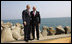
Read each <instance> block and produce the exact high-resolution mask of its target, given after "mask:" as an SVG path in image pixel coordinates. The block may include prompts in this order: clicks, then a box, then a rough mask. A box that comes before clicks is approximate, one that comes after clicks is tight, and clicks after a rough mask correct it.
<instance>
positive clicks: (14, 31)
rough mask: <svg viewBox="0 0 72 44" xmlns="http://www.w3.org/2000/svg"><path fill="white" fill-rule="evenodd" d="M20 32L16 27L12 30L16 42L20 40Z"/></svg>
mask: <svg viewBox="0 0 72 44" xmlns="http://www.w3.org/2000/svg"><path fill="white" fill-rule="evenodd" d="M20 31H21V29H20V27H17V26H16V27H14V28H12V35H13V37H14V38H15V39H16V40H22V36H21V34H20Z"/></svg>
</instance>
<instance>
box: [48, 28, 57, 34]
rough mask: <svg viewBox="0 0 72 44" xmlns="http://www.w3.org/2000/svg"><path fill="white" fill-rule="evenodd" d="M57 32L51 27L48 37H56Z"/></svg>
mask: <svg viewBox="0 0 72 44" xmlns="http://www.w3.org/2000/svg"><path fill="white" fill-rule="evenodd" d="M55 33H56V31H55V30H54V29H53V27H49V30H48V35H55Z"/></svg>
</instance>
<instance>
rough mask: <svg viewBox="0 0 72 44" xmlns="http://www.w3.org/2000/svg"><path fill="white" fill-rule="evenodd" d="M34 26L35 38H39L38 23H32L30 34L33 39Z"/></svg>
mask: <svg viewBox="0 0 72 44" xmlns="http://www.w3.org/2000/svg"><path fill="white" fill-rule="evenodd" d="M35 27H36V36H37V38H39V26H38V24H36V25H35V24H33V25H32V36H33V39H35Z"/></svg>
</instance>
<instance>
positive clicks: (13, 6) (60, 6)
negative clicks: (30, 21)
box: [1, 1, 71, 20]
mask: <svg viewBox="0 0 72 44" xmlns="http://www.w3.org/2000/svg"><path fill="white" fill-rule="evenodd" d="M27 4H29V5H30V7H31V8H30V11H32V7H33V6H36V8H37V10H38V11H39V12H40V16H41V18H54V17H71V1H1V20H5V19H6V20H9V19H22V11H23V10H25V9H26V5H27Z"/></svg>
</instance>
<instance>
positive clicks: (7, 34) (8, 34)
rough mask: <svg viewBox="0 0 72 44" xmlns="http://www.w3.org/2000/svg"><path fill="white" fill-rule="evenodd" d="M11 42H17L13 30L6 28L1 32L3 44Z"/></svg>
mask: <svg viewBox="0 0 72 44" xmlns="http://www.w3.org/2000/svg"><path fill="white" fill-rule="evenodd" d="M11 41H15V39H14V38H13V36H12V31H11V29H10V28H4V30H3V31H2V32H1V43H5V42H11Z"/></svg>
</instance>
